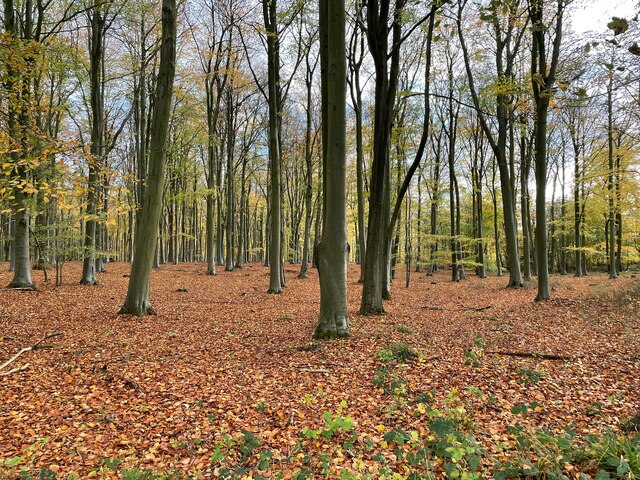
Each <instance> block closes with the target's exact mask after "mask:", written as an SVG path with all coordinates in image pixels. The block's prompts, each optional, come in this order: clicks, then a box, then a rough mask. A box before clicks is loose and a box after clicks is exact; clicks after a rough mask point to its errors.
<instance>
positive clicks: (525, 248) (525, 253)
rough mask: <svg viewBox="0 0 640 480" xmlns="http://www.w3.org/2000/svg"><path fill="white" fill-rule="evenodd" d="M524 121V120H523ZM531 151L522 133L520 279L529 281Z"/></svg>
mask: <svg viewBox="0 0 640 480" xmlns="http://www.w3.org/2000/svg"><path fill="white" fill-rule="evenodd" d="M523 120H524V119H523ZM530 153H531V149H530V148H528V142H527V138H526V136H525V135H524V132H522V134H521V135H520V215H521V218H522V279H523V280H524V281H525V282H529V281H531V231H530V230H529V215H530V213H529V174H530V172H531V155H530Z"/></svg>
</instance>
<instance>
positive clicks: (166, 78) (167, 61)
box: [120, 0, 177, 316]
mask: <svg viewBox="0 0 640 480" xmlns="http://www.w3.org/2000/svg"><path fill="white" fill-rule="evenodd" d="M176 17H177V11H176V0H163V1H162V39H161V46H160V67H159V70H158V78H157V83H156V93H155V99H156V105H155V109H154V112H153V118H152V123H151V146H150V152H149V176H148V180H147V186H146V188H145V194H144V195H145V196H144V203H143V207H142V209H143V210H142V212H141V215H140V226H139V233H138V235H137V236H136V243H135V252H134V259H133V265H132V267H131V276H130V278H129V287H128V289H127V297H126V299H125V302H124V305H123V306H122V308H121V309H120V313H129V314H132V315H138V316H140V315H145V314H147V313H154V310H153V308H152V307H151V302H150V298H149V287H150V284H151V270H152V267H153V256H154V254H155V251H156V239H157V236H158V221H159V219H160V212H161V209H162V196H163V191H164V177H165V169H166V145H167V132H168V130H169V116H170V114H171V102H172V98H173V82H174V76H175V69H176V64H175V59H176Z"/></svg>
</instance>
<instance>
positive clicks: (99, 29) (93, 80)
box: [80, 3, 108, 285]
mask: <svg viewBox="0 0 640 480" xmlns="http://www.w3.org/2000/svg"><path fill="white" fill-rule="evenodd" d="M106 8H108V7H107V6H105V5H103V4H102V3H97V4H95V5H93V7H92V8H91V9H90V10H89V32H90V34H91V37H90V41H89V51H90V55H89V60H90V67H89V78H90V98H91V146H90V150H89V158H88V159H87V160H88V163H89V178H88V185H87V217H86V218H87V220H86V222H85V240H84V248H85V254H84V262H83V264H82V278H81V279H80V283H81V284H82V285H96V284H97V283H98V281H97V279H96V251H95V250H96V226H97V223H98V220H97V215H98V201H99V195H98V193H99V192H98V190H99V185H98V182H99V176H100V162H101V160H102V155H103V148H102V147H103V145H102V141H103V131H104V95H103V94H104V90H103V88H102V87H103V85H102V83H103V78H102V75H103V72H104V66H103V62H104V36H105V32H106V12H105V9H106Z"/></svg>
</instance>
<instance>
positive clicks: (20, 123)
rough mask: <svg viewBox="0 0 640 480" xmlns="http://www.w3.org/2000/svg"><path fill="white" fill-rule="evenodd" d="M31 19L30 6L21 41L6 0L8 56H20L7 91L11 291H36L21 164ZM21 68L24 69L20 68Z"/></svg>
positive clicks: (25, 175)
mask: <svg viewBox="0 0 640 480" xmlns="http://www.w3.org/2000/svg"><path fill="white" fill-rule="evenodd" d="M28 3H30V2H28ZM32 20H33V19H32V18H31V5H27V13H26V22H25V24H24V32H23V34H22V38H19V35H18V27H17V25H16V15H15V10H14V4H13V1H12V0H4V27H5V30H6V31H7V33H8V34H9V41H10V42H11V44H12V47H13V48H12V49H11V50H10V52H9V53H13V54H14V55H17V58H14V59H13V61H10V62H8V64H7V79H8V81H7V91H8V93H9V99H8V104H9V107H8V110H9V112H8V120H7V127H8V132H9V138H10V141H11V143H12V147H13V148H11V153H10V158H11V162H12V163H13V165H14V168H15V169H16V173H15V176H16V178H15V179H14V180H13V187H12V190H13V197H14V199H13V205H12V207H13V208H12V210H13V212H12V213H13V219H12V229H13V247H12V248H13V255H12V260H13V269H14V270H13V279H12V280H11V283H10V284H9V288H34V284H33V280H32V279H31V256H30V251H29V232H30V227H29V223H30V215H29V205H28V197H29V195H28V192H27V191H26V189H25V188H24V187H25V185H26V184H27V183H29V181H30V175H29V172H28V170H27V168H26V166H25V163H28V162H23V161H22V160H23V158H24V157H25V156H26V155H27V152H28V150H27V148H26V147H27V145H26V141H27V132H26V131H27V129H28V128H29V122H30V120H29V115H30V112H29V103H30V97H31V88H30V79H29V77H28V75H27V71H26V68H28V67H26V65H29V63H31V62H30V61H29V58H30V56H29V54H28V52H27V51H26V50H25V45H23V43H28V42H30V41H31V40H32V33H33V32H32V28H33V22H32ZM25 64H26V65H25ZM21 65H22V68H20V66H21Z"/></svg>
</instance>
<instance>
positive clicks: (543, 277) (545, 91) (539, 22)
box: [529, 0, 565, 300]
mask: <svg viewBox="0 0 640 480" xmlns="http://www.w3.org/2000/svg"><path fill="white" fill-rule="evenodd" d="M564 5H565V2H564V1H563V0H558V2H557V8H556V11H555V31H554V32H553V41H552V45H553V46H552V47H551V52H549V51H548V43H547V36H548V35H549V31H548V28H547V26H546V25H545V24H544V21H543V18H544V13H545V9H544V0H530V2H529V17H530V20H531V27H532V35H533V40H532V44H531V45H532V46H531V86H532V89H533V98H534V100H535V103H536V116H535V162H536V251H537V259H538V295H537V296H536V299H537V300H545V299H547V298H549V296H550V295H551V292H550V290H549V259H548V249H547V199H546V191H547V190H546V189H547V116H548V111H549V103H550V101H551V98H552V96H553V91H552V89H553V87H554V84H555V82H556V74H557V70H558V61H559V60H560V44H561V42H562V22H563V15H564V8H565V7H564ZM549 53H550V55H549Z"/></svg>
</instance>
